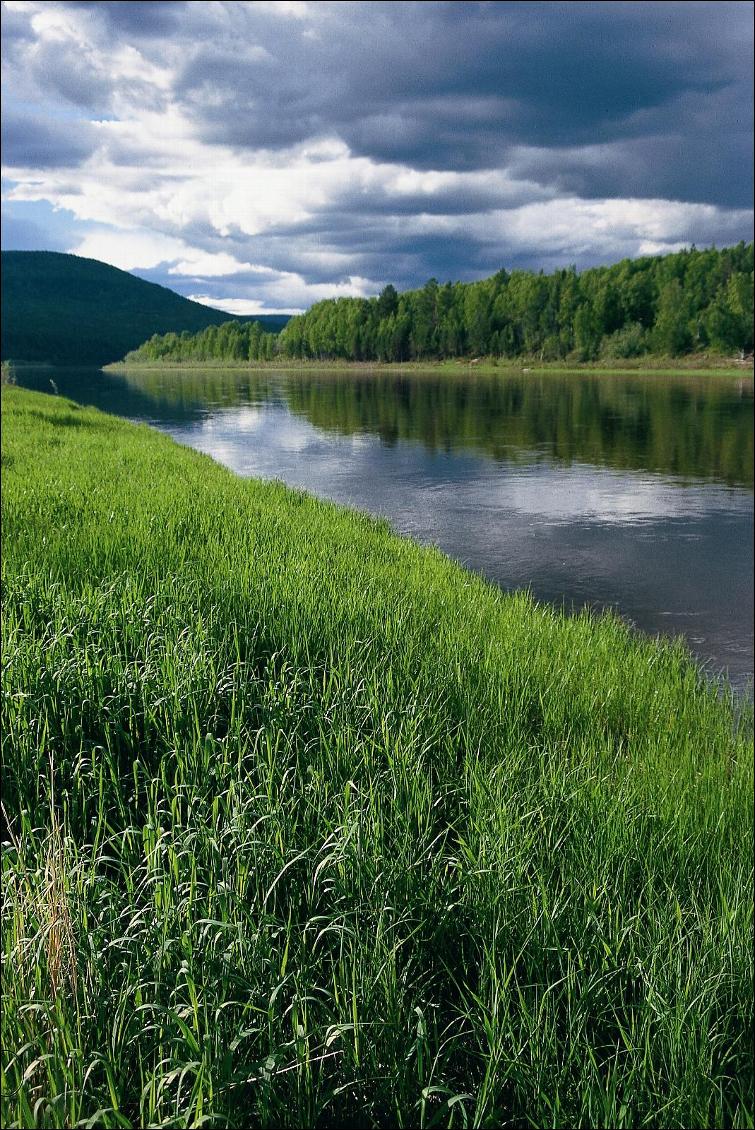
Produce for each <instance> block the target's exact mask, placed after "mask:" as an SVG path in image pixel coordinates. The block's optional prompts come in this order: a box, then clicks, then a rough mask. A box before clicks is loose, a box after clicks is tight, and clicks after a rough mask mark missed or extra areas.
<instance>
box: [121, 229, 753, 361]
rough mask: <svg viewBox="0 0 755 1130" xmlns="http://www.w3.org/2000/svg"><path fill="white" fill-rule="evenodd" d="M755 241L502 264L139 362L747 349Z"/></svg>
mask: <svg viewBox="0 0 755 1130" xmlns="http://www.w3.org/2000/svg"><path fill="white" fill-rule="evenodd" d="M752 309H753V245H752V243H749V244H745V243H739V244H737V246H736V247H728V248H723V249H716V248H710V249H706V250H702V251H701V250H697V249H696V248H694V247H692V248H691V249H689V250H685V251H680V252H677V253H675V254H671V255H665V256H657V257H652V258H642V259H624V260H622V261H621V262H620V263H617V264H615V265H613V266H610V267H596V268H591V269H589V270H585V271H582V272H577V270H576V269H575V268H573V267H569V268H565V269H563V270H558V271H554V272H553V273H552V274H550V275H546V274H543V273H542V272H540V273H539V274H535V273H533V272H529V271H520V270H515V271H510V272H509V271H506V270H501V271H499V272H498V273H497V274H495V275H493V276H492V277H491V278H487V279H483V280H481V281H479V282H471V283H462V282H456V283H450V282H447V283H444V284H441V283H439V282H438V281H437V280H436V279H430V280H429V282H427V283H426V284H425V285H424V286H423V287H422V288H421V289H419V290H411V291H406V292H405V293H403V294H399V293H398V292H397V291H396V289H395V287H393V286H391V285H388V286H386V287H385V288H384V289H383V291H382V292H381V294H380V295H379V296H378V297H375V298H338V299H326V300H325V301H323V302H318V303H316V304H315V305H314V306H312V307H311V309H310V310H308V311H307V312H306V313H305V314H302V315H299V316H297V317H293V318H291V320H290V321H289V322H288V324H287V325H286V326H285V327H284V328H283V330H282V331H281V332H280V333H279V334H277V335H275V334H271V333H266V332H265V331H264V329H263V327H262V326H261V325H259V324H258V323H247V324H241V323H239V322H228V323H227V324H225V325H221V326H210V327H208V328H207V329H205V330H203V331H202V332H201V333H197V334H193V335H192V334H190V333H188V332H184V333H182V334H175V333H171V334H166V335H163V336H158V335H155V336H153V337H152V338H151V339H150V340H149V341H148V342H145V343H144V344H143V345H142V346H140V347H139V349H137V350H134V351H133V352H131V353H129V354H128V356H127V358H126V360H127V361H129V362H142V363H143V362H147V361H161V360H165V361H172V362H176V363H180V362H184V361H211V360H226V361H260V360H263V361H264V360H272V359H274V358H276V357H284V358H297V359H315V360H320V361H327V360H336V359H342V360H347V361H389V362H390V361H393V362H404V361H414V360H442V359H444V358H453V357H477V356H480V357H482V356H486V357H500V358H518V357H526V358H533V359H537V360H539V361H561V360H563V361H572V362H585V361H599V360H604V359H605V360H617V359H618V360H620V359H623V358H635V357H642V356H644V355H648V354H653V355H657V356H664V357H679V356H683V355H684V354H689V353H706V352H710V353H717V354H724V355H727V354H734V353H738V352H739V353H747V352H749V351H750V350H752V344H753V314H752Z"/></svg>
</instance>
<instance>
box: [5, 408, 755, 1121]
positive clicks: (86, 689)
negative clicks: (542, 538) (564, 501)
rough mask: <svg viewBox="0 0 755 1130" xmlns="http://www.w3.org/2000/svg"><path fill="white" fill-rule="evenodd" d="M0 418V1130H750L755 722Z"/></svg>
mask: <svg viewBox="0 0 755 1130" xmlns="http://www.w3.org/2000/svg"><path fill="white" fill-rule="evenodd" d="M2 401H3V403H2V408H3V428H2V445H3V446H2V474H3V494H2V508H3V526H2V529H3V550H4V552H3V564H2V568H3V581H2V583H3V637H2V643H3V648H2V664H3V675H2V678H3V697H2V736H3V800H2V805H3V807H2V824H3V828H2V841H3V846H2V880H3V895H4V900H3V901H4V912H3V919H2V963H3V964H2V975H3V997H4V1007H3V1010H2V1111H1V1114H2V1124H3V1126H9V1127H12V1126H25V1127H31V1126H39V1127H74V1126H97V1127H141V1126H161V1127H198V1126H212V1127H239V1128H241V1127H291V1128H295V1127H323V1128H325V1127H332V1128H335V1127H344V1128H345V1127H355V1128H356V1127H401V1128H403V1127H422V1128H425V1127H428V1128H429V1127H454V1128H463V1127H490V1128H498V1127H503V1126H511V1127H575V1126H593V1127H607V1126H610V1127H679V1128H682V1127H683V1128H692V1127H701V1128H703V1127H732V1128H743V1127H749V1126H752V1124H753V1061H752V1025H753V994H752V984H753V950H752V927H753V921H752V919H753V900H752V823H753V811H752V799H753V761H752V708H751V706H750V705H748V704H744V705H743V704H742V703H741V702H738V701H737V700H735V698H734V696H733V695H732V693H731V691H730V690H728V689H727V688H726V687H725V686H724V687H722V686H714V685H712V684H711V683H709V682H707V681H706V680H705V679H704V678H703V676H702V675H701V674H700V672H699V671H698V669H697V668H696V666H695V665H694V663H693V662H692V660H691V658H690V656H689V655H688V653H687V652H686V651H685V649H684V647H683V646H682V645H681V644H679V643H670V642H664V641H655V640H650V639H647V638H643V637H641V636H639V635H637V634H635V633H633V632H632V631H630V630H629V629H628V628H627V627H626V626H625V625H623V624H622V622H621V621H620V620H619V619H617V618H615V617H612V616H608V615H606V616H602V617H595V616H592V615H590V614H587V613H585V614H582V615H579V616H574V617H567V616H564V615H563V614H561V613H560V612H557V611H555V610H553V609H551V608H549V607H543V606H538V605H537V604H535V603H534V602H533V601H532V600H531V599H530V598H529V597H528V596H527V595H525V594H517V595H505V594H504V593H502V592H501V591H500V590H498V589H497V588H496V587H494V586H493V585H490V584H488V583H486V582H485V581H483V580H482V579H480V578H478V577H476V576H474V575H472V574H471V573H469V572H467V571H465V570H464V569H463V568H461V567H460V566H457V565H456V564H454V563H453V562H451V561H450V560H449V559H447V558H446V557H444V556H443V555H442V554H441V553H440V552H438V551H436V550H433V549H423V548H420V547H419V546H417V545H416V544H414V543H413V542H411V541H409V540H406V539H402V538H400V537H397V536H396V535H394V534H393V533H392V532H391V530H390V528H389V527H388V525H387V524H386V523H384V522H380V521H376V520H374V519H372V518H369V517H367V516H364V515H361V514H357V513H354V512H349V511H346V510H344V509H342V508H339V507H337V506H334V505H332V504H329V503H325V502H321V501H318V500H316V499H314V498H312V497H309V496H307V495H305V494H302V493H300V492H296V491H292V490H290V489H287V488H285V487H284V486H282V485H280V484H277V483H261V482H255V481H251V480H243V479H240V478H238V477H236V476H234V475H233V474H232V473H230V472H229V471H227V470H225V469H223V468H222V467H220V466H219V465H217V464H216V463H214V462H213V461H212V460H210V459H209V458H208V457H206V456H203V455H200V454H197V453H195V452H192V451H189V450H187V449H184V448H181V447H179V446H178V445H176V444H175V443H173V442H172V441H171V440H170V439H168V438H166V437H164V436H161V435H159V434H157V433H156V432H154V431H151V430H150V429H148V428H146V427H137V426H134V425H130V424H128V423H125V422H124V421H121V420H119V419H117V418H115V417H110V416H106V415H103V414H100V413H98V412H96V411H95V410H92V409H85V408H80V407H77V406H76V405H74V404H73V403H71V402H69V401H66V400H64V399H62V398H59V397H48V396H43V395H40V394H36V393H30V392H26V391H23V390H21V389H19V388H14V387H5V388H4V389H3V393H2Z"/></svg>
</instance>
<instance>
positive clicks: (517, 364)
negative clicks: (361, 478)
mask: <svg viewBox="0 0 755 1130" xmlns="http://www.w3.org/2000/svg"><path fill="white" fill-rule="evenodd" d="M103 369H104V370H105V371H106V372H111V373H125V372H139V371H146V372H152V371H155V370H157V371H160V370H166V369H167V370H173V369H177V370H180V369H223V370H227V371H229V372H231V371H240V372H250V371H251V372H254V371H257V370H259V371H269V370H275V371H276V372H297V373H299V372H313V373H317V372H334V371H338V370H343V371H345V372H350V373H352V372H355V373H360V372H361V373H371V372H380V373H403V372H406V373H424V372H434V373H449V374H452V375H454V376H457V375H460V374H469V373H484V374H486V375H489V374H491V373H506V372H515V373H578V372H587V373H616V374H625V375H626V374H631V373H656V374H658V375H659V376H669V375H673V374H674V373H690V372H694V373H697V372H699V373H721V374H723V375H725V376H742V375H745V376H746V375H750V376H752V373H753V367H752V358H749V359H748V360H746V361H738V360H734V359H732V358H730V357H711V356H707V355H704V356H703V355H700V356H691V357H676V358H671V357H640V358H637V359H635V360H623V361H588V362H582V363H573V364H566V363H565V362H563V361H553V362H545V363H544V362H542V361H538V360H537V359H527V358H518V359H516V360H507V359H505V358H500V359H499V358H475V359H472V360H448V361H407V362H401V363H398V362H397V363H394V362H391V363H388V362H378V361H339V360H332V361H311V360H308V361H293V360H291V358H284V359H281V360H276V361H249V362H244V363H240V362H236V363H234V362H232V361H223V360H212V361H160V362H157V361H150V362H132V361H129V362H125V361H118V362H113V363H112V364H110V365H104V366H103Z"/></svg>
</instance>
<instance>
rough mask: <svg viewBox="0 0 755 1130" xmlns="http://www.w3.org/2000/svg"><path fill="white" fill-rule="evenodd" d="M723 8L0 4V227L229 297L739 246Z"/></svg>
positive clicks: (744, 88)
mask: <svg viewBox="0 0 755 1130" xmlns="http://www.w3.org/2000/svg"><path fill="white" fill-rule="evenodd" d="M752 40H753V5H752V3H750V2H749V0H747V2H735V3H728V2H724V0H715V2H713V3H703V2H694V3H687V2H679V3H652V2H649V0H643V2H641V3H622V2H618V0H611V2H609V3H575V2H572V3H558V2H550V3H528V2H519V3H505V2H500V3H474V2H470V0H467V2H464V3H434V2H429V0H422V2H420V3H411V2H401V3H396V2H393V3H381V2H378V0H370V2H367V3H349V2H346V0H337V2H335V3H330V2H328V0H317V2H315V3H307V2H298V0H291V2H289V0H285V2H284V0H282V2H277V3H276V2H271V3H267V2H254V3H245V2H241V0H219V2H204V0H203V2H188V3H184V2H182V0H170V2H168V3H161V2H158V0H149V2H148V3H140V2H137V0H131V2H124V3H120V2H116V0H106V2H104V3H103V2H99V3H78V2H76V3H74V2H70V3H69V2H64V0H56V2H54V3H49V2H36V0H20V2H16V0H6V2H4V3H3V4H2V61H3V77H2V86H3V113H2V229H3V230H2V244H3V247H4V248H6V249H27V250H43V249H46V250H53V251H67V252H73V253H74V254H77V255H84V256H88V257H90V258H94V259H100V260H103V261H104V262H107V263H112V264H113V265H114V266H117V267H121V268H123V269H125V270H129V271H133V272H134V273H135V274H137V275H139V276H141V277H142V278H147V279H150V280H151V281H153V282H158V283H161V284H162V285H165V286H169V287H171V289H173V290H175V291H178V292H179V293H180V294H183V295H186V296H187V297H191V298H194V299H195V300H198V301H202V302H205V303H207V304H209V305H212V306H216V307H218V308H221V309H224V310H228V311H230V312H232V313H243V314H251V313H265V312H269V313H272V312H277V311H297V310H303V309H306V308H307V307H308V306H310V305H311V304H312V303H313V302H316V301H318V300H320V299H322V298H332V297H338V296H341V295H363V296H369V295H373V294H377V293H379V291H380V290H381V289H382V287H383V286H385V285H386V284H387V283H389V282H390V283H393V284H394V285H395V286H396V287H397V288H398V289H399V290H403V289H407V288H410V287H415V286H421V285H422V284H423V283H424V282H426V281H427V279H429V278H431V277H435V278H437V279H438V280H439V281H441V282H444V281H446V280H448V279H450V280H452V281H455V280H462V281H469V280H472V279H477V278H484V277H486V276H488V275H491V274H493V273H495V272H496V271H498V270H500V269H501V268H502V267H505V268H506V269H509V270H510V269H515V268H526V269H533V270H541V269H542V270H544V271H546V272H548V271H551V270H553V269H555V268H557V267H560V266H568V265H570V264H575V265H576V266H577V267H578V268H580V269H581V268H585V267H589V266H594V265H597V264H601V263H611V262H616V261H617V260H619V259H622V258H624V257H627V256H632V257H634V256H638V255H656V254H663V253H667V252H671V251H676V250H679V249H681V248H683V247H687V246H690V245H691V244H693V243H694V244H696V245H697V246H698V247H704V246H709V245H711V244H716V245H717V246H725V245H728V244H732V243H736V242H738V241H739V240H741V239H745V240H750V239H751V238H752V223H753V164H752V161H753V152H752V150H753V142H752V137H753V133H752V130H753V123H752V104H753V90H752V74H753V70H752V67H753V49H752Z"/></svg>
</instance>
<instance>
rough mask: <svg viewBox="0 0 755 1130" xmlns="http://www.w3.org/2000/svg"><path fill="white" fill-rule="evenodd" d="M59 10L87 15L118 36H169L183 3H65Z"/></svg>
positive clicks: (154, 0)
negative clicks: (96, 18)
mask: <svg viewBox="0 0 755 1130" xmlns="http://www.w3.org/2000/svg"><path fill="white" fill-rule="evenodd" d="M60 7H62V8H70V9H72V10H74V11H75V10H76V9H79V10H81V11H85V12H90V13H92V14H94V15H95V16H97V17H98V18H102V19H104V20H105V21H106V22H107V23H108V24H109V25H110V26H111V27H112V28H113V29H114V30H116V31H117V32H118V33H120V34H122V35H134V36H146V37H149V36H162V35H169V34H171V33H173V32H174V31H175V30H176V25H177V23H178V21H179V20H180V19H181V17H182V16H183V15H184V14H185V9H186V4H185V3H184V2H183V0H165V2H161V0H144V2H141V0H105V2H103V0H95V2H94V3H87V2H85V0H82V2H77V0H69V2H68V3H64V4H61V5H60Z"/></svg>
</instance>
